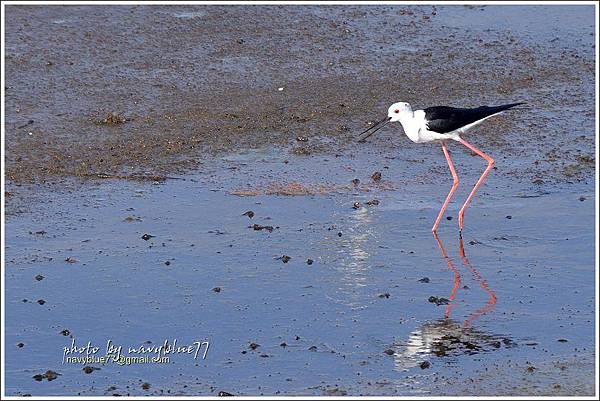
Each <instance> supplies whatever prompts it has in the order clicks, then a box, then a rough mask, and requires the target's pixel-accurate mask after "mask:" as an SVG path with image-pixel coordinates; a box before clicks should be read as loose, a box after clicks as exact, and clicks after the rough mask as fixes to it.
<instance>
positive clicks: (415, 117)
mask: <svg viewBox="0 0 600 401" xmlns="http://www.w3.org/2000/svg"><path fill="white" fill-rule="evenodd" d="M521 104H524V103H511V104H504V105H501V106H481V107H477V108H473V109H461V108H457V107H448V106H435V107H428V108H426V109H424V110H415V111H413V110H412V108H411V107H410V104H408V103H405V102H398V103H394V104H392V105H391V106H390V108H389V109H388V115H387V117H386V118H384V119H383V120H381V121H378V122H376V123H375V124H373V125H372V126H371V127H369V128H368V129H366V130H365V131H363V132H361V133H360V137H359V140H358V141H359V142H364V141H365V140H366V139H367V138H368V137H370V136H371V135H373V134H374V133H375V132H377V131H379V130H380V129H381V128H383V127H384V126H385V125H386V124H387V123H389V122H394V121H399V122H400V124H402V128H404V133H405V134H406V136H408V138H409V139H410V140H411V141H413V142H415V143H426V142H434V141H439V142H441V144H442V151H443V152H444V156H446V160H447V161H448V167H450V172H451V173H452V178H453V179H454V183H453V184H452V188H451V189H450V192H449V193H448V196H447V197H446V201H445V202H444V204H443V205H442V209H441V210H440V213H439V214H438V217H437V219H436V220H435V223H434V224H433V227H432V229H431V231H433V232H434V233H435V232H436V231H437V228H438V225H439V224H440V220H441V219H442V216H443V215H444V212H445V211H446V208H447V207H448V203H450V199H452V196H453V195H454V191H456V187H458V175H457V174H456V170H455V169H454V164H453V163H452V159H451V158H450V154H449V153H448V149H447V147H446V141H447V140H449V139H452V140H454V141H457V142H460V143H462V144H463V145H465V146H466V147H467V148H469V149H471V150H472V151H473V152H475V153H477V154H478V155H479V156H481V157H483V158H484V159H485V160H486V161H487V163H488V165H487V167H486V169H485V171H484V172H483V174H482V175H481V177H480V178H479V180H477V183H476V184H475V187H473V190H472V191H471V193H470V194H469V196H468V197H467V200H466V201H465V204H464V205H463V206H462V208H461V209H460V211H459V212H458V226H459V227H460V231H461V232H462V229H463V218H464V214H465V209H466V208H467V206H468V205H469V202H471V198H473V195H475V192H476V191H477V189H478V188H479V186H480V185H481V184H482V183H483V180H485V177H486V176H487V175H488V173H489V172H490V170H491V169H492V168H493V167H494V159H492V158H491V157H489V156H488V155H486V154H485V153H483V152H482V151H481V150H479V149H477V148H476V147H475V146H473V145H471V144H470V143H468V142H467V141H465V140H464V139H462V138H461V135H462V134H464V133H466V132H467V131H468V130H470V129H472V128H473V127H475V126H477V125H479V124H481V123H482V122H483V121H485V120H487V119H488V118H490V117H492V116H495V115H497V114H500V113H502V112H503V111H506V110H508V109H511V108H513V107H515V106H518V105H521Z"/></svg>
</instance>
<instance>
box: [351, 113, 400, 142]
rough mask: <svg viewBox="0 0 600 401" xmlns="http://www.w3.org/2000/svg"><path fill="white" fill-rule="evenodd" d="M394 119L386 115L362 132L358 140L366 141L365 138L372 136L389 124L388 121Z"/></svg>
mask: <svg viewBox="0 0 600 401" xmlns="http://www.w3.org/2000/svg"><path fill="white" fill-rule="evenodd" d="M391 119H392V117H386V118H384V119H383V120H381V121H378V122H376V123H375V124H373V125H371V126H370V127H369V128H367V129H366V130H364V131H363V132H361V133H360V134H359V136H358V142H361V143H362V142H365V140H366V139H367V138H368V137H370V136H371V135H373V134H374V133H376V132H377V131H379V130H380V129H382V128H383V127H385V126H386V125H387V123H389V122H390V120H391Z"/></svg>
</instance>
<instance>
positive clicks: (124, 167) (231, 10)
mask: <svg viewBox="0 0 600 401" xmlns="http://www.w3.org/2000/svg"><path fill="white" fill-rule="evenodd" d="M460 9H464V10H465V12H469V13H481V14H482V15H483V14H484V13H488V12H489V11H488V10H489V8H486V7H482V8H480V9H472V8H466V7H462V6H459V7H458V8H452V7H431V6H423V7H408V6H406V7H404V6H402V7H401V6H398V7H383V6H381V7H343V8H342V7H254V8H248V7H212V6H211V7H180V6H175V7H167V8H164V7H141V6H140V7H137V6H136V7H94V6H83V7H75V6H73V7H39V6H35V7H29V6H9V7H7V16H8V17H9V20H10V21H11V23H9V24H7V35H6V45H7V46H6V77H7V79H6V127H5V128H6V177H7V179H8V182H9V184H16V185H19V184H25V183H53V184H57V183H58V184H60V182H61V181H62V180H63V179H64V178H65V177H84V178H85V177H89V176H92V177H93V176H97V175H98V174H108V175H119V176H127V175H139V174H148V175H170V174H174V173H183V172H185V171H191V170H193V169H198V168H199V167H200V166H202V164H203V163H210V159H211V157H214V156H220V155H223V154H224V153H226V152H228V151H231V150H235V149H240V148H241V149H243V148H255V147H260V146H265V145H273V146H280V147H281V151H282V152H290V157H294V156H297V155H306V154H309V153H317V154H319V153H340V152H345V153H346V154H352V153H354V152H360V151H361V147H357V146H356V144H355V143H354V142H353V139H354V136H355V134H356V132H357V131H359V130H361V129H362V128H363V127H365V126H367V124H368V123H369V122H370V121H373V120H375V119H377V118H379V115H380V114H381V113H382V110H385V107H386V105H387V104H388V103H390V102H392V101H395V100H398V99H403V100H406V101H409V102H411V103H413V104H414V105H415V107H419V106H421V107H425V106H427V105H429V104H450V105H458V106H474V105H478V104H493V103H494V102H500V103H502V102H507V101H526V102H528V104H529V105H528V106H527V110H525V111H522V112H518V117H516V118H518V119H519V120H518V124H515V123H514V122H512V121H511V118H510V117H509V118H503V119H499V120H498V121H496V122H495V124H494V125H493V126H484V127H482V128H481V130H480V131H478V132H477V138H476V139H473V141H475V142H481V143H484V144H485V146H486V148H487V149H488V150H489V151H490V152H494V153H496V154H499V155H500V156H501V157H506V158H521V159H526V160H523V161H524V162H526V163H522V165H519V166H516V168H515V169H514V170H513V171H512V174H513V175H514V176H515V177H518V178H519V179H528V180H535V179H536V178H540V177H543V179H544V180H545V181H554V182H565V181H573V180H581V179H585V177H589V176H590V174H593V167H594V163H595V160H594V155H593V144H594V132H593V104H594V103H593V101H592V96H593V89H592V88H593V84H592V83H590V82H589V80H590V79H593V68H594V58H593V36H589V37H587V36H585V35H580V36H579V37H576V38H570V39H569V38H567V39H565V38H561V37H554V36H552V35H550V36H548V37H543V38H536V37H534V38H533V39H532V38H531V37H529V36H528V35H523V34H521V35H519V34H518V33H517V34H515V33H511V31H509V30H507V29H506V28H503V27H502V25H501V24H500V23H498V26H494V25H492V26H490V27H489V29H486V30H477V29H464V28H462V29H460V28H457V27H453V26H452V24H449V23H448V21H449V22H452V19H450V18H452V15H454V14H456V13H458V12H459V11H457V10H460ZM258 19H260V20H261V21H263V23H261V24H256V23H255V22H254V21H256V20H258ZM32 20H35V21H37V23H36V24H33V23H32V22H31V21H32ZM146 21H153V24H152V25H149V24H148V23H146ZM290 24H292V25H291V26H292V28H291V29H290ZM582 29H585V28H582ZM279 88H282V89H283V90H281V91H280V90H278V89H279ZM564 88H568V89H564ZM457 99H462V101H461V104H456V102H457ZM559 108H560V110H559ZM553 113H554V114H553ZM574 113H577V114H582V115H584V116H586V119H585V120H584V121H583V124H582V130H581V131H573V130H567V125H566V122H567V121H570V117H571V116H572V115H573V114H574ZM383 135H384V137H385V138H386V140H385V141H383V140H375V141H372V142H371V143H370V144H369V146H375V147H378V146H379V147H381V149H382V150H385V149H387V148H388V147H389V146H390V143H389V139H391V140H392V144H393V145H396V146H406V145H407V143H406V138H404V135H403V134H402V132H401V130H400V129H395V130H389V131H388V132H387V133H383ZM298 136H302V137H306V138H308V139H309V141H308V143H298V142H297V141H296V138H297V137H298ZM513 141H515V142H513ZM540 144H544V146H543V147H540ZM408 145H409V146H410V144H408ZM363 147H364V146H363ZM58 187H60V185H59V186H58ZM11 189H15V188H14V187H12V188H11ZM11 192H12V191H11ZM14 192H16V193H17V196H16V197H10V198H9V201H10V203H12V201H13V200H16V199H17V198H18V192H19V191H18V190H16V189H15V191H14ZM10 203H9V205H10Z"/></svg>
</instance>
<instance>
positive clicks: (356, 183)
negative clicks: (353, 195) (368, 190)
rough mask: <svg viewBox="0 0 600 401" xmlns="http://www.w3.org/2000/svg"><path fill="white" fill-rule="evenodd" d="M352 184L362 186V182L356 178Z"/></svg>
mask: <svg viewBox="0 0 600 401" xmlns="http://www.w3.org/2000/svg"><path fill="white" fill-rule="evenodd" d="M352 184H354V185H358V184H360V180H359V179H358V178H355V179H353V180H352Z"/></svg>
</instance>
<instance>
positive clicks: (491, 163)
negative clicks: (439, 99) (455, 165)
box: [458, 139, 494, 231]
mask: <svg viewBox="0 0 600 401" xmlns="http://www.w3.org/2000/svg"><path fill="white" fill-rule="evenodd" d="M459 142H460V143H462V144H463V145H465V146H466V147H467V148H469V149H471V150H472V151H473V152H475V153H477V154H478V155H479V156H481V157H483V158H484V159H485V160H487V162H488V166H487V167H486V169H485V171H484V172H483V174H481V177H479V180H477V183H476V184H475V187H473V190H472V191H471V193H470V194H469V197H468V198H467V200H466V201H465V204H464V205H463V207H462V208H461V209H460V211H459V212H458V226H459V227H460V231H462V229H463V219H464V215H465V209H466V208H467V206H468V205H469V202H471V198H473V195H475V192H476V191H477V189H478V188H479V186H480V185H481V184H482V183H483V180H485V177H486V176H487V175H488V174H489V172H490V171H491V170H492V168H493V167H494V159H492V158H491V157H489V156H488V155H486V154H485V153H483V152H482V151H481V150H479V149H477V148H476V147H475V146H473V145H471V144H470V143H468V142H467V141H465V140H464V139H459Z"/></svg>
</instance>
